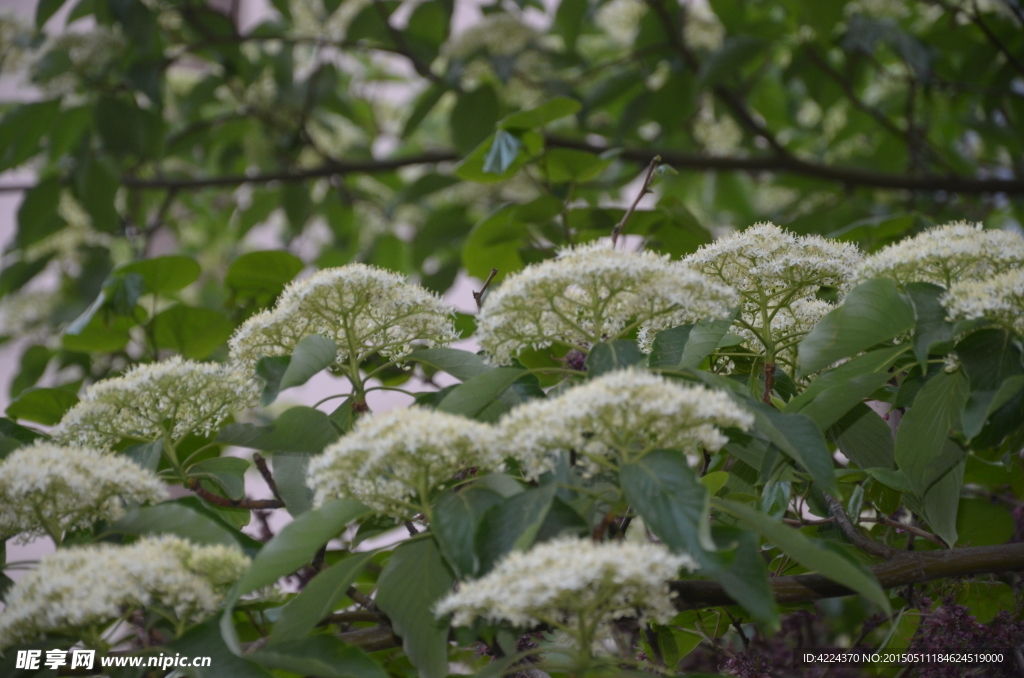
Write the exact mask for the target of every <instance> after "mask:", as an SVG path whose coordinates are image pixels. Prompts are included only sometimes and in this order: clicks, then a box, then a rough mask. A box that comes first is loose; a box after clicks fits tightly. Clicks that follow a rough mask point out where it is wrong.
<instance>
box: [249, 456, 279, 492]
mask: <svg viewBox="0 0 1024 678" xmlns="http://www.w3.org/2000/svg"><path fill="white" fill-rule="evenodd" d="M252 460H253V462H254V463H255V464H256V468H257V469H259V472H260V475H261V476H263V480H264V482H266V483H267V487H269V488H270V491H271V492H273V493H274V496H275V497H277V500H278V501H279V502H281V503H282V504H283V503H284V499H282V498H281V493H280V492H278V491H277V483H276V482H274V476H273V475H272V474H271V473H270V469H269V468H267V460H266V459H264V458H263V455H262V454H260V453H259V452H254V453H253V455H252Z"/></svg>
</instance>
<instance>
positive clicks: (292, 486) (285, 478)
mask: <svg viewBox="0 0 1024 678" xmlns="http://www.w3.org/2000/svg"><path fill="white" fill-rule="evenodd" d="M308 468H309V453H308V452H275V453H274V482H276V483H277V491H278V493H279V494H280V495H281V499H282V500H283V501H284V506H285V508H286V509H288V513H290V514H292V516H298V515H299V514H301V513H305V512H306V511H308V510H309V509H311V508H313V490H311V489H309V486H308V485H306V470H307V469H308Z"/></svg>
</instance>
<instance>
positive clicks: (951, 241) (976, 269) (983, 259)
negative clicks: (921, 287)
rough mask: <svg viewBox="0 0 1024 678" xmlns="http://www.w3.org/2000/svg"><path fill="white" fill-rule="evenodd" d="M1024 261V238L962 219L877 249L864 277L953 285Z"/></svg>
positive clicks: (866, 264) (867, 261)
mask: <svg viewBox="0 0 1024 678" xmlns="http://www.w3.org/2000/svg"><path fill="white" fill-rule="evenodd" d="M1019 266H1024V238H1021V237H1020V236H1019V235H1017V234H1016V233H1011V232H1010V231H999V230H994V229H993V230H985V229H983V228H982V226H981V224H969V223H967V222H966V221H957V222H954V223H951V224H946V225H945V226H939V227H936V228H931V229H929V230H927V231H924V232H923V233H919V234H917V235H916V236H914V237H913V238H908V239H906V240H901V241H900V242H898V243H895V244H893V245H889V246H888V247H886V248H885V249H883V250H881V251H879V252H876V253H875V254H872V255H871V256H869V257H868V258H867V259H865V260H864V263H863V264H862V265H861V267H860V271H859V274H858V277H859V278H860V279H861V280H867V279H869V278H894V279H895V280H896V282H898V283H899V284H901V285H905V284H907V283H910V282H929V283H934V284H936V285H941V286H943V287H945V288H946V289H950V287H951V285H952V284H953V283H954V282H957V281H965V280H983V279H985V278H989V277H991V276H993V275H996V274H998V273H1002V272H1004V271H1007V270H1009V269H1011V268H1016V267H1019Z"/></svg>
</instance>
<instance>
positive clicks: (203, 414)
mask: <svg viewBox="0 0 1024 678" xmlns="http://www.w3.org/2000/svg"><path fill="white" fill-rule="evenodd" d="M257 399H258V391H257V390H256V387H255V383H254V382H253V380H252V379H250V378H249V377H247V376H246V375H245V374H243V373H242V372H241V371H239V370H237V369H236V368H234V367H233V366H230V365H221V364H217V363H199V362H195V361H192V360H183V359H182V358H181V357H179V356H175V357H173V358H169V359H167V360H164V361H162V362H159V363H150V364H146V365H137V366H136V367H134V368H132V369H131V370H130V371H128V372H127V373H125V375H124V376H121V377H116V378H114V379H106V380H104V381H100V382H98V383H96V384H93V385H92V386H90V387H89V388H88V389H87V390H86V392H85V395H84V396H83V397H82V400H81V402H79V403H78V404H77V405H75V406H74V407H72V408H71V409H70V410H68V412H67V414H65V415H64V418H63V419H62V420H61V422H60V424H59V425H58V426H57V428H56V430H55V431H54V438H56V439H57V440H58V441H60V442H64V443H75V444H79V445H86V446H89V447H100V448H105V447H109V446H111V445H113V444H114V443H116V442H117V441H119V440H121V439H123V438H129V439H136V440H140V441H150V440H158V439H159V438H161V437H165V436H166V437H167V438H169V439H170V440H172V441H177V440H181V439H182V438H184V437H185V436H187V435H189V434H190V433H194V434H197V435H204V436H206V435H210V434H212V433H214V432H215V431H216V430H217V429H218V428H219V427H220V425H221V424H223V423H224V421H225V420H226V419H227V418H228V417H229V416H231V415H232V414H233V413H234V412H237V411H238V410H242V409H245V408H247V407H252V406H254V405H255V404H256V402H257Z"/></svg>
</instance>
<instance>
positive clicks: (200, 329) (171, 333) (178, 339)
mask: <svg viewBox="0 0 1024 678" xmlns="http://www.w3.org/2000/svg"><path fill="white" fill-rule="evenodd" d="M152 328H153V338H154V339H155V340H156V345H157V346H158V347H160V348H167V349H171V350H174V351H177V352H179V353H181V354H182V355H183V356H185V357H186V358H191V359H193V360H200V359H202V358H206V357H207V356H209V355H210V354H211V353H213V352H214V351H215V350H217V348H218V347H220V346H221V345H223V344H224V342H226V341H227V340H228V339H229V338H230V337H231V333H232V332H234V330H235V326H234V324H233V323H232V322H231V321H230V320H228V319H227V318H226V317H224V315H223V314H222V313H218V312H217V311H213V310H211V309H208V308H197V307H195V306H186V305H184V304H175V305H174V306H171V307H170V308H169V309H167V310H166V311H163V312H162V313H159V314H158V315H157V316H156V317H155V318H153V325H152Z"/></svg>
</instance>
